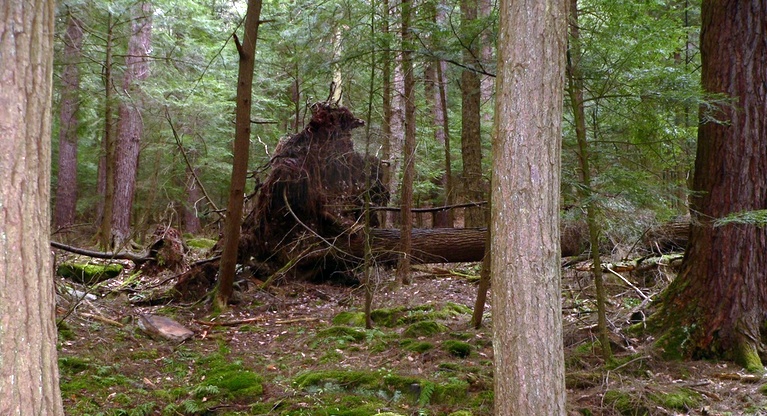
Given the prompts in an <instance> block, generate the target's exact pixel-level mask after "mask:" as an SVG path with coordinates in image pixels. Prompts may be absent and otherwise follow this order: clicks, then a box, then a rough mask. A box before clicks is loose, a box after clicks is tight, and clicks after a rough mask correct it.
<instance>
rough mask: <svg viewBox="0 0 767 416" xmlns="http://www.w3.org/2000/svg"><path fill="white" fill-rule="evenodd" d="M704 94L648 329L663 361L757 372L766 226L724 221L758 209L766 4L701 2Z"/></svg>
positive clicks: (764, 197) (763, 172)
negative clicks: (680, 242)
mask: <svg viewBox="0 0 767 416" xmlns="http://www.w3.org/2000/svg"><path fill="white" fill-rule="evenodd" d="M701 12H702V30H701V58H702V65H703V68H702V80H703V88H704V89H705V91H706V92H707V93H709V94H712V95H713V94H716V95H718V96H719V98H722V97H724V100H722V101H721V102H723V103H724V104H721V105H718V106H716V107H715V108H711V107H710V106H703V107H701V111H700V116H701V125H700V128H699V130H698V150H697V156H696V161H695V175H694V181H693V189H692V191H693V194H692V198H691V213H692V218H693V225H692V228H691V232H690V239H689V243H688V244H689V245H688V249H687V253H686V255H685V259H684V262H683V265H682V270H681V271H680V274H679V276H678V277H677V279H676V280H675V281H674V282H673V283H672V284H671V285H670V286H669V288H668V290H667V291H666V293H665V295H664V297H663V299H662V307H661V308H660V310H659V311H658V312H657V313H656V314H655V315H654V317H653V318H652V319H651V322H650V324H652V326H654V327H655V328H656V332H658V333H660V334H661V335H662V336H661V337H660V339H659V342H658V343H659V345H660V347H661V348H663V349H664V350H665V352H666V354H668V355H670V356H691V357H693V358H703V357H723V358H727V359H732V360H735V361H737V362H738V363H740V364H742V365H744V366H745V367H746V368H748V369H749V370H761V369H762V363H761V360H760V356H763V354H764V353H765V347H764V343H763V340H764V339H765V338H764V337H765V336H766V335H767V333H765V330H764V328H765V324H767V285H765V284H764V278H765V275H767V256H765V254H764V253H765V252H767V228H765V227H764V224H763V223H762V224H761V225H760V224H758V223H753V222H749V221H742V220H740V221H739V220H735V221H722V219H723V218H726V217H728V216H732V215H733V214H735V216H736V218H737V214H738V213H744V212H753V211H760V210H764V209H765V208H767V36H765V30H766V29H767V26H765V22H767V0H758V1H751V2H737V1H726V2H721V1H713V0H705V1H703V5H702V9H701Z"/></svg>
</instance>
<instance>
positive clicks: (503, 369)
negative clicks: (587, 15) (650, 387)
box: [491, 0, 567, 415]
mask: <svg viewBox="0 0 767 416" xmlns="http://www.w3.org/2000/svg"><path fill="white" fill-rule="evenodd" d="M566 36H567V2H566V0H559V1H546V2H526V1H522V2H515V1H510V0H504V1H501V9H500V33H499V39H498V55H499V56H498V70H497V78H496V110H495V114H496V122H495V130H496V139H495V141H494V142H493V156H494V159H493V176H492V188H493V192H492V202H491V212H492V219H491V223H492V227H491V233H492V247H491V262H492V266H491V269H492V270H493V281H492V291H493V292H492V295H493V345H494V350H495V351H494V357H495V358H494V360H495V362H494V365H495V372H494V374H495V376H494V386H495V390H494V391H495V399H494V402H495V414H496V415H533V414H535V415H564V414H565V411H566V409H565V384H564V353H563V345H562V305H561V300H560V296H561V291H560V280H561V270H560V248H559V221H558V219H559V190H560V146H561V140H562V136H561V134H562V126H561V120H562V103H563V91H564V58H565V45H566V43H567V37H566Z"/></svg>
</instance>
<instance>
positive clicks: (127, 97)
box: [112, 2, 152, 246]
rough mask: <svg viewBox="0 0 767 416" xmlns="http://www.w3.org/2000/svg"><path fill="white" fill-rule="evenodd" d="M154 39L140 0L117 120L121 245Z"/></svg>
mask: <svg viewBox="0 0 767 416" xmlns="http://www.w3.org/2000/svg"><path fill="white" fill-rule="evenodd" d="M151 40H152V6H151V4H150V3H149V2H141V3H140V4H139V5H138V6H137V7H136V10H135V13H134V20H133V23H132V24H131V37H130V40H129V42H128V56H126V58H125V75H124V77H123V86H122V87H123V91H122V93H123V94H124V96H123V97H122V102H121V104H120V108H119V121H118V123H117V140H116V142H117V143H116V144H117V146H116V149H117V151H116V154H115V156H116V165H115V182H114V187H115V200H114V205H113V207H112V210H113V212H112V234H113V237H114V243H115V244H116V245H118V246H121V245H123V244H125V242H126V241H127V240H129V239H130V225H131V224H130V220H131V211H132V210H133V197H134V193H135V189H136V174H137V172H138V161H139V151H140V145H141V136H142V135H143V131H144V121H143V119H142V114H141V111H142V93H141V87H140V83H141V81H143V80H145V79H146V78H147V77H148V76H149V57H148V55H149V53H150V50H151Z"/></svg>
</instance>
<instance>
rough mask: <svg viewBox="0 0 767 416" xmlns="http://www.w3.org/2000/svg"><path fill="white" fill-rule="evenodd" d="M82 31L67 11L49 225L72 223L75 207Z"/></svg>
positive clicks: (61, 225)
mask: <svg viewBox="0 0 767 416" xmlns="http://www.w3.org/2000/svg"><path fill="white" fill-rule="evenodd" d="M82 45H83V28H82V26H81V23H80V21H79V20H78V19H77V17H75V16H74V15H73V14H72V12H71V10H70V11H68V13H67V31H66V33H65V34H64V56H63V59H62V62H63V64H64V69H63V70H62V73H61V104H60V108H61V110H60V113H59V114H60V115H59V117H60V119H59V164H58V167H59V171H58V181H57V183H56V205H55V209H54V215H53V226H54V227H55V228H59V229H61V228H65V227H67V226H70V225H72V224H73V223H74V221H75V214H76V208H77V127H78V124H79V123H78V114H77V113H78V110H79V108H80V95H79V94H80V91H79V90H80V69H79V66H78V65H79V63H80V62H79V61H80V56H81V55H82Z"/></svg>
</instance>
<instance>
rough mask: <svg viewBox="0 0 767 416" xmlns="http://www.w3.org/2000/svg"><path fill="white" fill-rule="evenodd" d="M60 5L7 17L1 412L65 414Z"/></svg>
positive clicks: (41, 1) (9, 9)
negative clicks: (58, 158)
mask: <svg viewBox="0 0 767 416" xmlns="http://www.w3.org/2000/svg"><path fill="white" fill-rule="evenodd" d="M53 22H54V2H53V1H45V0H27V1H20V2H5V3H4V4H3V6H2V13H0V56H2V57H3V58H2V59H0V79H2V80H3V86H2V88H0V108H2V109H3V110H2V111H0V183H2V184H3V185H2V186H0V229H1V230H2V232H0V357H1V358H0V414H2V415H63V414H64V409H63V407H62V402H61V392H60V391H59V374H58V361H57V358H56V355H57V353H56V324H55V321H54V313H55V312H54V309H55V305H56V300H55V296H54V290H53V279H52V277H51V276H52V266H51V253H50V247H49V245H48V241H49V227H50V219H51V211H50V208H49V204H48V202H49V197H50V173H51V172H50V166H51V163H50V162H51V157H50V150H51V143H50V137H51V85H52V73H53V70H52V68H53V62H52V57H53Z"/></svg>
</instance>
